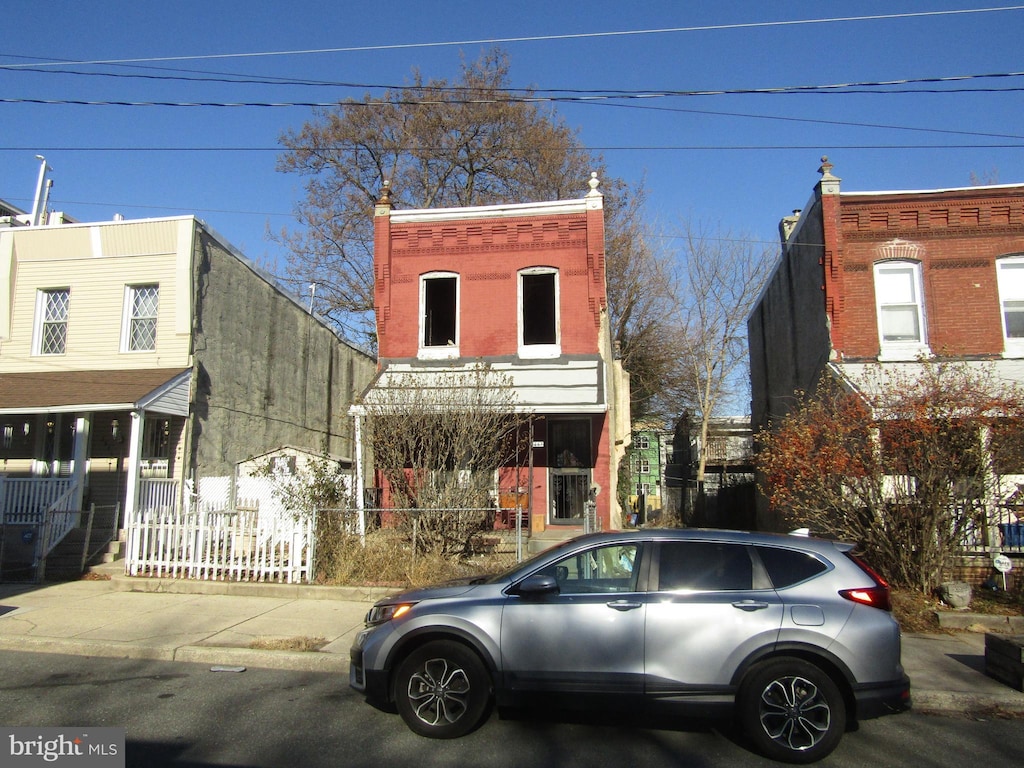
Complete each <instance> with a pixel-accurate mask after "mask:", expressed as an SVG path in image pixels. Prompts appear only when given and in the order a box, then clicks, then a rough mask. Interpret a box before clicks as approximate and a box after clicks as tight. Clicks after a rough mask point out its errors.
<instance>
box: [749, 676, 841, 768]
mask: <svg viewBox="0 0 1024 768" xmlns="http://www.w3.org/2000/svg"><path fill="white" fill-rule="evenodd" d="M740 717H741V720H742V723H743V727H744V729H745V730H746V732H747V735H748V736H749V737H750V739H751V740H752V741H753V743H754V746H755V747H756V748H757V749H758V751H760V752H762V753H763V754H764V755H766V756H767V757H771V758H772V759H775V760H782V761H785V762H790V763H810V762H814V761H815V760H820V759H821V758H822V757H824V756H825V755H827V754H829V753H830V752H832V750H834V749H835V748H836V746H837V745H838V744H839V740H840V738H842V734H843V731H844V730H846V705H845V703H844V701H843V697H842V694H841V693H840V691H839V689H838V688H837V687H836V685H835V683H834V682H832V679H831V678H830V677H829V676H828V675H826V674H825V673H824V672H822V671H821V670H820V669H819V668H818V667H816V666H814V665H813V664H810V663H808V662H805V661H800V660H797V659H780V660H777V661H773V662H768V663H766V664H765V665H763V666H761V667H759V668H757V669H755V670H754V671H753V672H752V673H751V675H750V677H749V678H748V681H747V683H746V684H745V685H744V688H743V693H742V702H741V713H740Z"/></svg>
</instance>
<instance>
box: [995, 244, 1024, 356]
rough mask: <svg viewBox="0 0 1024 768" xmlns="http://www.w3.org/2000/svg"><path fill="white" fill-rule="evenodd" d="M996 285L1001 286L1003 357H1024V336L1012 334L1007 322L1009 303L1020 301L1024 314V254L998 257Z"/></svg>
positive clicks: (1000, 307)
mask: <svg viewBox="0 0 1024 768" xmlns="http://www.w3.org/2000/svg"><path fill="white" fill-rule="evenodd" d="M1011 275H1013V276H1014V278H1015V279H1014V278H1011ZM996 285H997V286H998V288H999V325H1000V327H1001V328H1002V329H1003V357H1024V336H1010V334H1009V329H1008V328H1007V324H1006V305H1007V303H1009V302H1014V303H1019V304H1020V305H1021V309H1020V312H1021V313H1022V314H1024V254H1020V253H1017V254H1013V255H1010V256H1003V257H1000V258H999V259H996Z"/></svg>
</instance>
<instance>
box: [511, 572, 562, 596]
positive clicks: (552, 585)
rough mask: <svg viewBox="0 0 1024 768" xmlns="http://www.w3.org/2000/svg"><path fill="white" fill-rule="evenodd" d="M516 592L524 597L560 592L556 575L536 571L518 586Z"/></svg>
mask: <svg viewBox="0 0 1024 768" xmlns="http://www.w3.org/2000/svg"><path fill="white" fill-rule="evenodd" d="M516 594H518V595H521V596H522V597H539V596H541V595H555V594H558V582H557V581H555V577H554V576H549V575H547V574H544V573H535V574H533V576H527V577H526V578H525V579H523V580H522V581H521V582H519V586H517V587H516Z"/></svg>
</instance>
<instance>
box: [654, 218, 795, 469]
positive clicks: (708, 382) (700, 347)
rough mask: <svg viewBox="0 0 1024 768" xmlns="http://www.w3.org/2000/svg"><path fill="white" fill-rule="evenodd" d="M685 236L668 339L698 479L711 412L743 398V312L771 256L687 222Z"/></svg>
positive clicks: (704, 459)
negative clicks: (694, 430) (696, 439)
mask: <svg viewBox="0 0 1024 768" xmlns="http://www.w3.org/2000/svg"><path fill="white" fill-rule="evenodd" d="M683 236H684V240H685V251H684V253H683V255H682V257H683V260H684V267H683V270H682V271H683V273H684V277H683V281H682V291H681V294H680V297H679V311H680V313H681V316H680V320H679V322H678V323H677V325H676V328H677V329H678V330H677V331H676V333H675V335H674V336H673V339H672V341H673V344H674V346H675V347H676V349H677V351H678V368H677V370H676V372H675V376H674V377H673V381H672V384H673V386H672V394H673V395H674V396H675V398H676V399H677V402H679V403H682V404H685V405H686V406H688V408H689V409H690V410H691V412H692V413H693V414H694V416H695V417H696V418H697V419H699V422H700V447H701V450H700V456H699V463H698V467H697V482H698V483H702V482H703V480H704V470H705V466H706V465H707V458H708V456H707V451H708V439H707V437H708V424H709V422H710V420H711V418H712V417H713V416H716V415H720V414H719V409H720V408H721V407H723V406H725V405H727V404H732V403H735V402H738V401H743V402H749V372H748V368H747V354H748V351H747V340H746V327H747V317H748V315H749V314H750V312H751V310H752V309H753V307H754V304H755V302H756V301H757V299H758V297H759V296H760V294H761V289H762V288H763V287H764V284H765V282H766V280H767V279H768V275H769V274H770V271H771V269H772V267H773V265H774V263H775V261H776V256H775V254H774V251H773V249H769V248H762V247H759V246H757V245H755V244H754V242H753V241H751V240H749V239H747V238H743V237H736V236H733V235H732V234H731V233H729V232H727V231H725V230H722V229H717V230H711V229H709V228H708V227H707V226H705V225H701V224H695V223H692V222H691V223H690V224H688V225H687V226H686V229H685V231H684V235H683Z"/></svg>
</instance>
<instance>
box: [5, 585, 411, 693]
mask: <svg viewBox="0 0 1024 768" xmlns="http://www.w3.org/2000/svg"><path fill="white" fill-rule="evenodd" d="M108 575H110V576H111V578H110V579H109V580H83V581H71V582H65V583H58V584H47V585H20V584H2V585H0V649H5V650H18V651H32V652H42V653H66V654H73V655H83V656H105V657H113V658H137V659H162V660H165V661H192V662H198V663H202V664H215V665H221V666H252V667H272V668H278V669H292V670H305V671H323V672H338V673H345V674H347V673H348V651H349V647H350V646H351V645H352V641H353V638H354V637H355V635H356V633H357V632H358V631H359V630H360V629H362V628H363V619H364V617H365V616H366V612H367V610H369V608H370V606H371V605H372V604H373V602H374V601H375V600H377V599H378V598H379V597H381V596H383V595H386V594H388V592H390V591H394V590H373V589H354V588H348V587H314V586H307V585H298V584H249V583H229V582H214V581H197V580H191V579H148V578H131V577H127V576H124V575H123V574H120V573H118V572H116V571H115V572H110V571H108ZM293 638H321V639H322V640H323V641H324V645H323V646H322V647H321V648H320V650H319V651H278V650H260V649H254V648H251V647H250V646H251V645H252V644H253V643H254V642H256V641H269V640H286V639H293Z"/></svg>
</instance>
